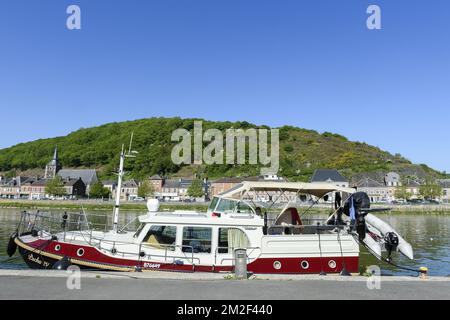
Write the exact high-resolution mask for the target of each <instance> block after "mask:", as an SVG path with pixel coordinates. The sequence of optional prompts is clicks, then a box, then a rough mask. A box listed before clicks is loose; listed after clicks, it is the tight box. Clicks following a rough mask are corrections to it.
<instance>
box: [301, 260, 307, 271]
mask: <svg viewBox="0 0 450 320" xmlns="http://www.w3.org/2000/svg"><path fill="white" fill-rule="evenodd" d="M300 266H301V267H302V269H303V270H308V269H309V262H308V261H306V260H303V261H302V262H301V263H300Z"/></svg>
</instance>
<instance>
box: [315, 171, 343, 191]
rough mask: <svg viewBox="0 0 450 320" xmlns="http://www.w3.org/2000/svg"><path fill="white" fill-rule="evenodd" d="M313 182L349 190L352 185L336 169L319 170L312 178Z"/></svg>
mask: <svg viewBox="0 0 450 320" xmlns="http://www.w3.org/2000/svg"><path fill="white" fill-rule="evenodd" d="M311 182H317V183H331V184H333V185H336V186H338V187H344V188H348V187H349V185H350V182H349V181H348V179H347V178H345V177H344V176H343V175H341V174H340V173H339V171H337V170H334V169H317V170H316V171H314V174H313V176H312V177H311Z"/></svg>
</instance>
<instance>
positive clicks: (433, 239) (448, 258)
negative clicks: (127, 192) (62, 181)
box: [0, 209, 450, 276]
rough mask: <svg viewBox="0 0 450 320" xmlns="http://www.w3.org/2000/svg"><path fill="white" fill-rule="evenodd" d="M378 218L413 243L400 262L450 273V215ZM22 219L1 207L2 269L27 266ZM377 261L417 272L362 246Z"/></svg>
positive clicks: (129, 215) (388, 269)
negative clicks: (18, 237) (18, 244)
mask: <svg viewBox="0 0 450 320" xmlns="http://www.w3.org/2000/svg"><path fill="white" fill-rule="evenodd" d="M54 212H57V211H56V210H55V211H54ZM96 214H98V213H96ZM140 214H141V213H137V212H122V213H121V220H122V221H121V222H122V224H123V223H124V222H125V223H127V222H129V221H132V220H133V219H134V218H136V217H137V216H138V215H140ZM378 217H380V218H381V219H383V220H384V221H386V222H387V223H389V224H390V225H392V227H394V229H396V230H397V231H398V232H399V233H400V234H401V235H402V236H403V237H404V238H405V239H406V240H407V241H408V242H410V243H411V245H412V246H413V249H414V254H415V260H414V261H410V260H409V259H407V258H405V257H403V256H402V255H400V254H395V256H394V262H395V263H396V264H398V265H402V266H408V267H413V268H419V267H421V266H426V267H428V269H429V271H430V275H434V276H450V215H447V216H445V215H441V216H438V215H417V214H414V215H407V214H379V215H378ZM19 219H20V213H19V211H18V210H15V209H0V268H3V269H5V268H13V269H17V268H26V266H25V264H24V263H23V261H22V260H21V259H20V258H17V259H14V260H12V261H6V260H7V259H8V257H7V255H6V246H7V244H8V240H9V235H10V234H11V233H12V232H14V230H15V228H16V226H17V223H18V222H19ZM5 261H6V262H5ZM374 264H376V265H379V266H380V267H381V268H382V270H383V273H384V274H386V275H415V273H413V272H410V271H404V270H401V269H398V268H395V267H393V266H390V265H386V264H384V263H380V262H379V261H378V260H377V259H375V258H374V257H372V256H371V255H370V254H369V253H367V252H366V251H365V249H362V251H361V261H360V265H361V266H368V265H374Z"/></svg>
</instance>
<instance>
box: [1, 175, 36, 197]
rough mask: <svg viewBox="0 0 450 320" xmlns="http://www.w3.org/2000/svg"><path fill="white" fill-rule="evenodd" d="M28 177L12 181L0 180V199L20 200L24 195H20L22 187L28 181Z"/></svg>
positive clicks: (16, 178)
mask: <svg viewBox="0 0 450 320" xmlns="http://www.w3.org/2000/svg"><path fill="white" fill-rule="evenodd" d="M30 179H31V178H28V177H21V176H19V177H14V178H12V179H5V178H2V179H1V181H0V197H1V198H7V199H20V198H23V197H24V195H23V194H22V193H21V187H22V185H23V184H24V183H25V182H27V181H28V180H30Z"/></svg>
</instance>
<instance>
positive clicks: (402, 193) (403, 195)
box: [394, 185, 412, 201]
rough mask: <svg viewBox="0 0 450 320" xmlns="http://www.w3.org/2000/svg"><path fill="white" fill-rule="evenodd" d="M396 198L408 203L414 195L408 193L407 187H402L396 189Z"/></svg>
mask: <svg viewBox="0 0 450 320" xmlns="http://www.w3.org/2000/svg"><path fill="white" fill-rule="evenodd" d="M394 197H395V198H397V199H401V200H406V201H408V200H409V199H411V197H412V193H411V192H408V189H407V188H406V186H404V185H402V186H400V187H397V188H395V192H394Z"/></svg>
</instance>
